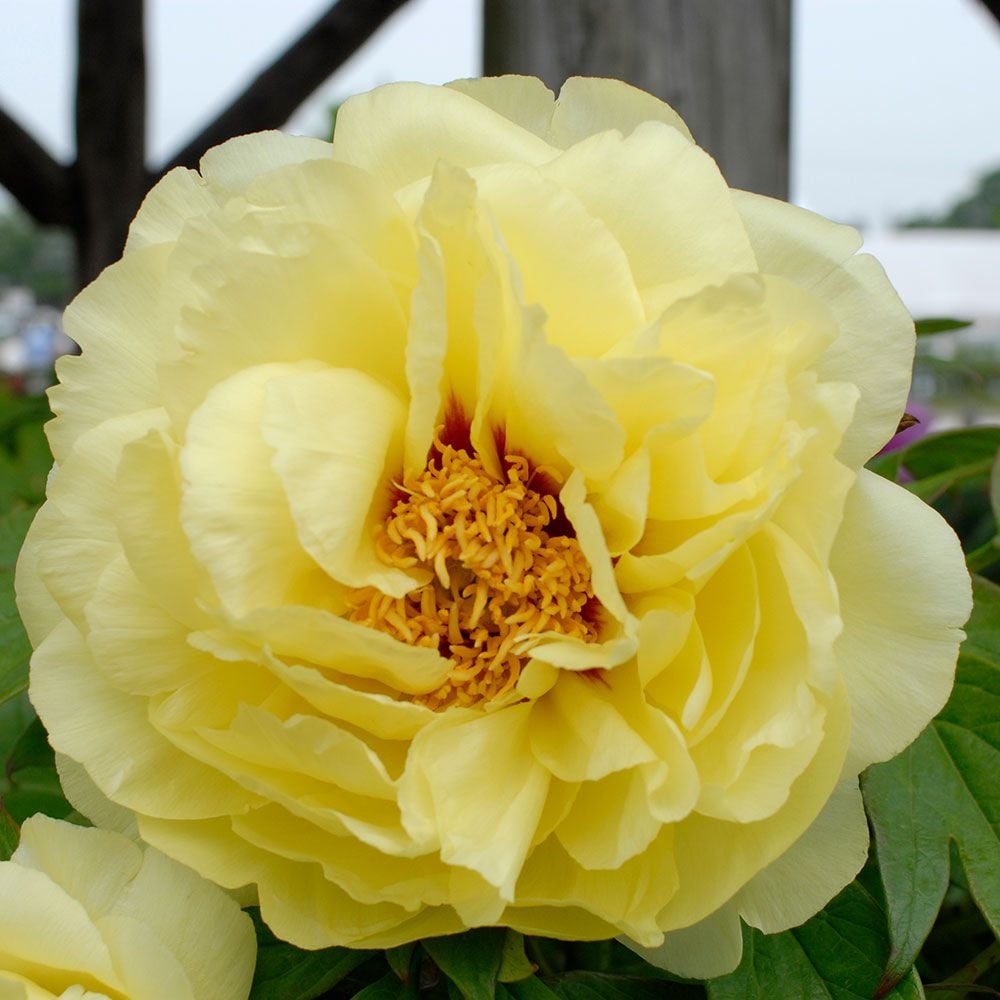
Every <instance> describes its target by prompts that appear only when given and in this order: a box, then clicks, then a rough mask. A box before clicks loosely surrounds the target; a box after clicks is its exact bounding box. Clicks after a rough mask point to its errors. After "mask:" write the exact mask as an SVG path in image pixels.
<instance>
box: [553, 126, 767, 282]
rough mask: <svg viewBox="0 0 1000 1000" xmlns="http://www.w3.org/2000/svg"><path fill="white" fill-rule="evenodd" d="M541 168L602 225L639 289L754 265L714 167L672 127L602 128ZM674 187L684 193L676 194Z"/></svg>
mask: <svg viewBox="0 0 1000 1000" xmlns="http://www.w3.org/2000/svg"><path fill="white" fill-rule="evenodd" d="M542 173H543V174H544V175H545V176H546V177H550V178H551V179H553V180H554V181H556V182H557V183H559V184H564V185H565V186H566V187H567V188H569V190H571V191H572V192H573V193H574V194H575V195H576V196H577V197H578V198H579V199H580V200H581V201H582V202H583V204H584V205H585V206H586V207H587V209H588V210H589V211H590V212H591V214H593V215H595V216H596V217H597V218H599V219H602V220H603V221H604V222H606V223H607V225H608V226H609V228H610V229H611V231H612V232H613V233H614V234H615V236H616V237H617V238H618V241H619V242H620V243H621V245H622V248H623V249H624V250H625V253H626V255H627V257H628V260H629V264H630V265H631V268H632V274H633V276H634V277H635V281H636V285H637V286H638V288H639V291H640V293H641V292H642V291H643V290H644V289H646V288H649V287H653V286H656V285H660V284H663V283H664V282H667V281H671V280H676V279H679V278H688V277H690V276H691V275H692V274H693V275H697V274H700V273H707V274H708V275H714V274H717V273H718V272H719V271H720V270H722V271H730V272H732V271H753V270H756V263H757V262H756V259H755V257H754V254H753V251H752V249H751V248H750V243H749V240H748V239H747V235H746V231H745V230H744V228H743V223H742V221H741V219H740V217H739V214H738V213H737V211H736V209H735V207H734V205H733V202H732V198H731V197H730V194H729V189H728V188H727V187H726V183H725V181H724V180H723V179H722V176H721V174H720V173H719V170H718V167H716V165H715V163H714V162H713V161H712V159H711V158H710V157H709V156H708V154H707V153H705V152H703V151H702V150H700V149H699V148H698V147H697V146H694V145H692V144H691V143H690V142H689V141H688V139H686V138H685V137H684V136H683V135H681V133H680V132H678V131H677V130H676V129H675V128H671V127H670V126H667V125H664V124H662V123H661V122H645V123H643V124H641V125H639V126H638V127H637V128H636V129H635V131H634V132H632V134H631V135H629V136H628V137H627V138H622V136H621V135H620V134H619V133H614V132H602V133H600V134H598V135H595V136H592V137H590V138H589V139H585V140H583V141H582V142H580V143H578V144H577V145H575V146H572V147H571V148H570V149H568V150H567V151H566V152H565V153H563V154H562V155H561V156H559V157H558V158H557V159H555V160H553V161H552V162H551V163H549V164H546V165H545V166H544V167H543V168H542ZM681 190H683V191H684V197H683V198H678V197H677V192H678V191H681ZM637 191H641V192H642V197H641V198H637V197H636V192H637ZM664 233H669V234H670V239H664V238H663V234H664Z"/></svg>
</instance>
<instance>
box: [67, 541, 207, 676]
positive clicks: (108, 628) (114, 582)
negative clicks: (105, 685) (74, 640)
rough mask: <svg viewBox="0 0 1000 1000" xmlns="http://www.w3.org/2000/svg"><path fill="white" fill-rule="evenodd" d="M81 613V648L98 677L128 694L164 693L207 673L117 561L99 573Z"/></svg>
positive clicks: (179, 630)
mask: <svg viewBox="0 0 1000 1000" xmlns="http://www.w3.org/2000/svg"><path fill="white" fill-rule="evenodd" d="M85 613H86V619H87V625H88V634H87V645H88V647H89V648H90V651H91V654H92V655H93V656H94V657H95V659H96V660H97V662H98V663H99V664H100V669H101V673H102V674H103V676H104V677H105V678H106V680H107V681H108V682H109V683H110V684H112V685H113V686H114V687H116V688H118V689H119V690H121V691H125V692H127V693H128V694H136V695H151V694H159V693H160V692H162V691H169V690H171V689H173V688H174V687H176V686H177V685H179V684H184V683H185V682H186V681H188V680H189V679H190V678H192V677H196V676H198V675H200V674H203V673H205V672H207V671H211V669H212V667H213V661H212V659H211V658H210V657H208V656H205V655H204V654H202V653H199V652H198V651H197V650H194V649H192V648H191V647H190V646H189V645H188V642H187V636H188V632H187V629H186V628H185V627H184V626H182V625H181V624H180V623H179V622H178V621H177V620H176V619H175V618H172V617H171V616H170V615H168V614H167V613H166V612H165V611H164V610H163V609H162V608H161V607H160V606H159V605H158V604H157V603H156V602H155V601H153V600H152V599H151V598H150V596H149V594H148V593H147V592H146V590H145V588H144V587H143V585H142V583H141V582H140V581H139V580H138V579H136V576H135V574H134V573H133V572H132V570H131V567H130V566H129V564H128V562H127V561H126V560H125V557H124V556H123V555H119V556H118V557H117V558H115V559H113V560H112V561H111V562H110V563H109V564H108V566H107V567H106V568H105V569H104V571H103V572H102V573H101V575H100V577H99V579H98V583H97V589H96V590H95V592H94V596H93V598H92V599H91V600H90V602H89V603H88V604H87V607H86V609H85Z"/></svg>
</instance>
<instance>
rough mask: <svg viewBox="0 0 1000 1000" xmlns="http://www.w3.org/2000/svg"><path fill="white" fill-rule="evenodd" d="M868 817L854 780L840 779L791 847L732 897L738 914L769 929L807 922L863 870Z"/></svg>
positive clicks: (748, 921) (765, 929) (780, 928)
mask: <svg viewBox="0 0 1000 1000" xmlns="http://www.w3.org/2000/svg"><path fill="white" fill-rule="evenodd" d="M867 857H868V820H867V819H866V817H865V809H864V803H863V802H862V801H861V792H860V791H859V790H858V783H857V781H856V780H855V779H850V780H848V781H842V782H840V783H839V784H838V785H837V786H836V788H834V790H833V792H832V794H831V795H830V798H829V800H828V801H827V803H826V805H825V806H823V809H822V811H821V812H820V814H819V815H818V816H817V817H816V819H815V820H813V822H812V824H811V825H810V826H809V827H808V828H807V829H806V831H805V833H803V834H802V836H801V837H799V839H798V840H796V841H795V843H793V844H792V846H791V847H789V848H788V850H787V851H785V853H784V854H782V855H781V856H780V857H779V858H777V859H776V860H774V861H772V862H771V863H770V864H769V865H768V866H767V867H766V868H764V869H763V870H762V871H759V872H758V873H757V874H756V875H755V876H754V877H753V878H752V879H751V880H750V881H749V882H748V883H747V884H746V885H745V886H744V887H743V888H742V889H741V890H740V891H739V892H738V893H737V894H736V896H735V897H734V901H735V903H736V906H737V907H738V908H739V911H740V915H741V916H742V917H743V919H744V920H746V922H747V923H748V924H751V925H753V926H754V927H758V928H759V929H760V930H762V931H763V932H764V933H765V934H777V933H778V932H779V931H784V930H788V929H789V928H790V927H797V926H798V925H799V924H802V923H805V922H806V921H807V920H808V919H809V918H810V917H811V916H813V915H814V914H815V913H817V912H818V911H819V910H820V909H822V907H824V906H825V905H826V904H827V903H828V902H829V901H830V900H831V899H833V897H834V896H836V895H837V893H838V892H840V890H841V889H843V888H844V886H846V885H847V884H848V883H849V882H851V881H852V879H853V878H854V876H855V875H857V873H858V872H859V871H860V870H861V868H862V866H863V865H864V863H865V860H866V859H867Z"/></svg>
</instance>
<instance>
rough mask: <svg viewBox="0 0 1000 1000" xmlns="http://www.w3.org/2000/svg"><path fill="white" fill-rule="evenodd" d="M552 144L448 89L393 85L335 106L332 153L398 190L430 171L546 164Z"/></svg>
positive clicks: (403, 84) (414, 84)
mask: <svg viewBox="0 0 1000 1000" xmlns="http://www.w3.org/2000/svg"><path fill="white" fill-rule="evenodd" d="M555 152H556V151H555V150H554V149H553V148H552V147H551V146H549V145H548V143H546V142H544V141H543V140H542V139H539V138H538V137H537V136H535V135H533V134H532V133H531V132H528V131H526V130H525V129H523V128H521V126H519V125H515V124H514V123H513V122H512V121H510V120H509V119H507V118H505V117H504V116H503V115H501V114H498V113H497V112H496V111H493V110H491V109H490V108H488V107H487V106H486V105H485V104H480V103H479V101H477V100H476V99H475V98H473V97H469V96H468V95H466V94H463V93H460V92H459V91H458V90H455V89H449V88H447V87H430V86H425V85H424V84H419V83H395V84H389V85H388V86H385V87H379V88H378V89H377V90H373V91H370V92H369V93H367V94H359V95H357V96H355V97H351V98H348V99H347V100H346V101H345V102H344V103H343V104H342V105H341V106H340V108H339V109H338V111H337V128H336V131H335V133H334V137H333V155H334V158H335V159H338V160H342V161H344V162H346V163H352V164H354V165H355V166H358V167H362V168H364V169H365V170H368V171H370V172H371V173H373V174H375V176H376V177H378V178H379V179H381V180H382V181H383V182H384V183H385V184H387V185H388V186H389V187H391V188H394V189H398V188H402V187H405V186H406V185H407V184H410V183H412V182H413V181H415V180H419V179H421V178H423V177H429V176H430V175H431V174H432V173H433V172H434V167H435V166H436V164H437V162H438V160H445V161H447V162H448V163H452V164H454V165H455V166H458V167H466V168H468V167H476V166H480V165H481V164H484V163H503V162H507V161H511V160H513V161H515V162H523V163H544V162H545V161H546V160H548V159H551V158H552V156H554V155H555Z"/></svg>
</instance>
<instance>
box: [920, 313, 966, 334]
mask: <svg viewBox="0 0 1000 1000" xmlns="http://www.w3.org/2000/svg"><path fill="white" fill-rule="evenodd" d="M913 325H914V326H915V327H916V328H917V336H918V337H930V336H932V335H933V334H935V333H948V332H949V331H950V330H964V329H965V328H966V327H967V326H972V320H968V319H946V318H944V317H941V318H934V319H918V320H914V323H913Z"/></svg>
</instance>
